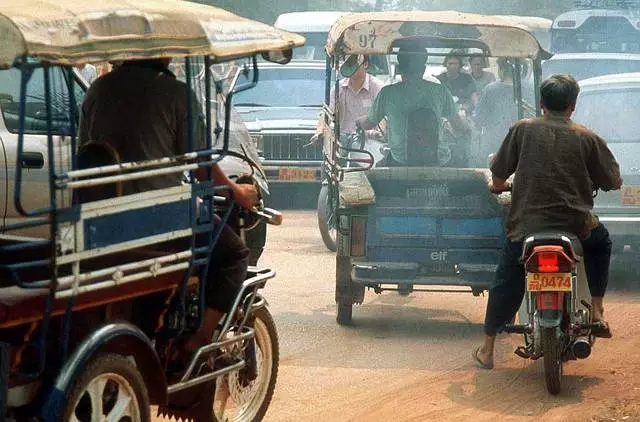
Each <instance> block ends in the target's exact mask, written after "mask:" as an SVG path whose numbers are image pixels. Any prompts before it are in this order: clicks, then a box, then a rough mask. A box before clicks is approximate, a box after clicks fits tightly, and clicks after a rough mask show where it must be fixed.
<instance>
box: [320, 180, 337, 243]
mask: <svg viewBox="0 0 640 422" xmlns="http://www.w3.org/2000/svg"><path fill="white" fill-rule="evenodd" d="M330 208H331V207H330V204H329V186H328V185H322V188H320V193H319V194H318V228H319V229H320V236H322V242H324V245H325V246H326V247H327V249H329V250H330V251H331V252H335V251H336V249H337V246H336V243H337V242H336V238H335V237H332V236H331V233H330V227H329V218H328V216H329V212H330V211H331V210H330ZM334 220H335V219H334ZM336 236H337V232H336Z"/></svg>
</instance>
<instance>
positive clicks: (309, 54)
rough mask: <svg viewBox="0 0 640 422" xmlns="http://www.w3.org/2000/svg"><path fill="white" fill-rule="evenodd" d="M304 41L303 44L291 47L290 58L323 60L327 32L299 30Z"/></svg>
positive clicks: (325, 55) (324, 57)
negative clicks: (291, 55)
mask: <svg viewBox="0 0 640 422" xmlns="http://www.w3.org/2000/svg"><path fill="white" fill-rule="evenodd" d="M299 34H300V35H302V36H304V38H305V39H306V42H305V43H304V46H302V47H298V48H294V49H293V57H292V60H322V61H325V59H326V57H327V53H325V51H324V47H325V45H326V44H327V35H328V33H327V32H300V33H299Z"/></svg>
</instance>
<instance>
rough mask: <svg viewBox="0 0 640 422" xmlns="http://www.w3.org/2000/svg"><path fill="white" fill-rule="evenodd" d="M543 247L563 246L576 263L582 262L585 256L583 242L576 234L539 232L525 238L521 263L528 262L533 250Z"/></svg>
mask: <svg viewBox="0 0 640 422" xmlns="http://www.w3.org/2000/svg"><path fill="white" fill-rule="evenodd" d="M542 245H555V246H562V248H563V250H564V252H565V253H566V254H567V256H569V257H570V258H572V259H573V260H575V261H580V260H582V256H583V255H584V251H583V249H582V241H581V240H580V238H579V237H578V236H576V235H575V234H573V233H568V232H538V233H532V234H530V235H527V236H525V240H524V243H523V245H522V255H520V261H521V262H524V261H526V259H527V258H528V257H529V255H531V253H532V252H533V249H534V248H535V247H536V246H542Z"/></svg>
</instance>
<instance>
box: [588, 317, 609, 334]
mask: <svg viewBox="0 0 640 422" xmlns="http://www.w3.org/2000/svg"><path fill="white" fill-rule="evenodd" d="M593 323H594V324H598V326H597V327H593V328H592V329H591V334H593V336H594V337H598V338H611V337H613V334H611V328H609V324H608V323H607V322H606V321H604V320H601V321H594V322H593Z"/></svg>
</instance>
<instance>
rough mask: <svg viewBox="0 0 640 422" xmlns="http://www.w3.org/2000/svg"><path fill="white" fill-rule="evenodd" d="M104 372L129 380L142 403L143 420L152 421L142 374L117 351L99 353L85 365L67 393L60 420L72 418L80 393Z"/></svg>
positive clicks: (64, 420)
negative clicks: (116, 352)
mask: <svg viewBox="0 0 640 422" xmlns="http://www.w3.org/2000/svg"><path fill="white" fill-rule="evenodd" d="M104 373H114V374H118V375H120V376H122V377H124V378H125V379H126V380H127V381H129V383H130V385H131V387H132V388H133V391H134V392H135V394H136V397H137V399H138V403H139V404H140V416H141V422H150V421H151V404H150V402H149V393H148V391H147V386H146V384H145V382H144V379H143V377H142V374H141V373H140V371H138V369H137V368H136V367H135V365H134V364H133V363H132V362H131V361H130V360H129V359H128V358H126V357H125V356H122V355H118V354H115V353H106V354H102V355H98V356H96V357H95V358H93V359H92V360H91V361H89V364H88V365H86V366H85V368H84V370H83V371H82V372H81V374H80V376H79V377H77V378H76V380H75V382H74V383H73V385H72V387H71V393H70V394H68V395H67V401H66V402H65V404H64V406H63V407H62V410H61V412H60V414H61V415H62V416H63V417H62V419H60V421H63V422H66V421H69V420H70V419H71V415H72V414H73V412H74V410H75V409H74V408H73V405H74V404H75V402H76V401H77V400H79V398H80V394H82V393H83V392H84V390H85V388H86V386H87V385H88V384H89V383H90V382H91V380H93V379H94V378H95V377H97V376H99V375H102V374H104ZM134 422H136V421H134Z"/></svg>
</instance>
